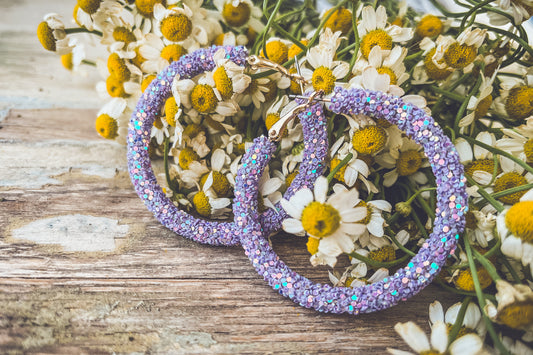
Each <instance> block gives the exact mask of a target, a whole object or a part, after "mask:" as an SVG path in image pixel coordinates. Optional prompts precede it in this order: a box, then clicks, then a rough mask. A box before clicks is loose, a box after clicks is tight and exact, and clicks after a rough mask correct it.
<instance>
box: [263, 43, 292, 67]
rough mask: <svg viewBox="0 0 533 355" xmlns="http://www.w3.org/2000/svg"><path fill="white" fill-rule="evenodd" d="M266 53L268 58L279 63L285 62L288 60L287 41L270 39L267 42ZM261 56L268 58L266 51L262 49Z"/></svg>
mask: <svg viewBox="0 0 533 355" xmlns="http://www.w3.org/2000/svg"><path fill="white" fill-rule="evenodd" d="M266 53H267V55H268V59H270V60H271V61H273V62H275V63H278V64H283V63H285V62H286V61H287V58H288V54H289V48H287V46H286V45H285V43H283V42H281V41H270V42H268V43H267V44H266ZM261 57H263V58H266V56H265V53H264V52H263V51H262V50H261Z"/></svg>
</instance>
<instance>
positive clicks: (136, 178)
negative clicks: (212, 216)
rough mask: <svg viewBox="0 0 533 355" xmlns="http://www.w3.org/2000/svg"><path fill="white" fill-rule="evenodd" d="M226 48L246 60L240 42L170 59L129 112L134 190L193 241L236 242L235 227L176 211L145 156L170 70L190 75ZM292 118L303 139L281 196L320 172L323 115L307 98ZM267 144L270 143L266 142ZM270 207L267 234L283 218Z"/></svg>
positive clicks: (264, 222) (265, 224)
mask: <svg viewBox="0 0 533 355" xmlns="http://www.w3.org/2000/svg"><path fill="white" fill-rule="evenodd" d="M221 48H222V49H224V50H225V51H226V58H228V59H230V60H231V61H233V62H234V63H235V64H237V65H240V66H244V65H246V64H247V58H248V53H247V51H246V49H245V48H244V47H231V46H224V47H216V46H213V47H211V48H208V49H199V50H197V51H195V52H193V53H191V54H188V55H185V56H183V57H182V58H180V59H179V60H178V61H175V62H173V63H171V64H170V65H169V66H168V67H167V68H166V69H164V70H163V71H162V72H161V73H159V74H158V75H157V77H156V79H154V80H153V81H152V83H151V84H150V85H149V86H148V88H147V89H146V90H145V92H144V93H143V94H142V96H141V98H140V99H139V102H138V104H137V107H136V109H135V111H134V112H133V114H132V117H131V120H130V123H129V128H128V138H127V149H128V171H129V173H130V177H131V180H132V183H133V185H134V187H135V191H136V192H137V194H138V195H139V197H140V198H141V199H142V200H143V202H144V204H145V205H146V206H147V207H148V209H149V210H150V211H151V212H152V213H153V214H154V215H155V217H156V218H157V219H158V220H159V221H160V222H161V224H163V225H164V226H165V227H167V228H168V229H170V230H172V231H174V232H176V233H177V234H179V235H181V236H184V237H186V238H189V239H192V240H194V241H196V242H200V243H203V244H210V245H225V246H231V245H237V244H239V242H240V240H239V231H240V227H239V226H237V225H236V224H235V223H234V222H215V221H207V220H203V219H199V218H195V217H193V216H191V215H190V214H188V213H187V212H184V211H182V210H179V209H178V208H177V207H176V206H175V205H174V204H173V203H172V201H170V200H169V199H168V198H167V197H166V196H165V194H164V193H163V191H162V189H161V187H160V186H159V184H158V183H157V180H156V178H155V176H154V172H153V170H152V165H151V163H150V157H149V155H148V146H149V144H150V131H151V128H152V124H153V122H154V120H155V118H156V117H157V116H158V115H159V112H160V110H161V107H162V106H163V105H164V103H165V100H166V99H167V98H168V97H170V95H171V86H172V81H173V80H174V77H175V76H176V75H179V77H180V78H192V77H194V76H196V75H198V74H200V73H202V72H205V71H208V70H212V69H213V68H214V67H215V63H214V61H213V55H214V54H215V53H216V52H217V50H219V49H221ZM299 112H300V113H299V114H298V116H297V117H299V119H300V122H301V123H302V127H303V136H304V139H305V141H306V142H307V143H306V144H305V148H304V153H303V157H304V158H303V161H302V163H301V164H300V169H299V173H298V175H297V176H296V177H295V178H294V180H293V182H292V184H291V186H290V187H289V188H288V189H287V191H286V192H285V195H284V197H285V198H290V197H291V196H292V195H293V194H294V193H295V192H296V191H297V190H299V189H300V188H303V187H306V186H312V185H313V183H314V181H315V180H316V179H317V178H318V177H319V176H320V175H321V174H322V172H323V170H324V167H325V164H324V163H323V161H324V159H325V157H326V155H327V150H328V148H327V147H328V141H327V129H326V118H325V116H324V114H323V112H322V110H321V105H320V104H318V103H313V104H312V105H306V107H305V108H303V110H302V111H299ZM280 121H281V120H280ZM270 145H271V148H273V147H274V144H273V143H270ZM275 207H276V210H274V209H268V210H266V211H265V212H264V213H263V214H262V215H261V216H260V218H259V220H258V221H259V223H261V225H262V226H263V230H264V231H265V233H268V234H270V233H273V232H275V231H278V230H280V229H281V224H282V221H283V220H284V219H285V218H287V217H288V215H287V213H286V212H285V211H284V210H283V208H282V207H281V204H280V203H278V204H277V205H276V206H275Z"/></svg>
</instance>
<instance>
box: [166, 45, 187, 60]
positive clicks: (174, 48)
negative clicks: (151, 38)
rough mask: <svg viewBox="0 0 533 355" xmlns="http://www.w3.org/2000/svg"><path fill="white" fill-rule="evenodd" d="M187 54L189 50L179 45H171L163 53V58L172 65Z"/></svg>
mask: <svg viewBox="0 0 533 355" xmlns="http://www.w3.org/2000/svg"><path fill="white" fill-rule="evenodd" d="M185 54H187V50H186V49H185V48H183V47H182V46H180V45H179V44H169V45H168V46H166V47H165V48H163V50H162V51H161V58H164V59H166V60H168V62H169V63H172V62H174V61H176V60H178V59H180V58H181V57H182V56H184V55H185Z"/></svg>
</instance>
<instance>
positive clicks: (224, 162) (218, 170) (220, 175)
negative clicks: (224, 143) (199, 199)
mask: <svg viewBox="0 0 533 355" xmlns="http://www.w3.org/2000/svg"><path fill="white" fill-rule="evenodd" d="M210 161H211V171H210V172H209V173H208V174H204V175H203V176H202V177H201V179H200V186H203V185H204V184H205V182H206V181H207V179H208V178H209V176H211V179H212V180H213V182H212V189H213V190H214V191H215V193H216V194H217V196H219V197H228V196H229V195H231V188H232V186H233V185H235V178H234V176H235V174H233V173H232V172H231V171H230V169H229V165H230V163H231V158H230V157H229V156H228V155H227V154H226V152H225V151H224V150H223V149H220V148H219V149H215V150H214V151H213V152H212V154H211V160H210Z"/></svg>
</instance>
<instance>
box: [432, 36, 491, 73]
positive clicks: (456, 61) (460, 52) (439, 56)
mask: <svg viewBox="0 0 533 355" xmlns="http://www.w3.org/2000/svg"><path fill="white" fill-rule="evenodd" d="M486 34H487V30H486V29H483V30H482V29H480V28H472V27H468V28H466V29H465V30H464V31H463V32H461V33H460V34H459V36H458V37H457V39H454V38H453V37H449V36H446V37H440V41H439V39H437V42H439V43H438V45H437V47H436V49H435V54H434V55H433V57H432V58H431V60H432V61H433V64H435V66H437V67H438V68H439V69H446V68H452V69H463V70H464V71H469V70H471V69H472V65H471V64H472V63H473V62H474V59H476V57H477V54H478V49H479V47H481V45H482V44H483V42H484V41H485V37H486ZM443 60H444V61H443Z"/></svg>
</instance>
